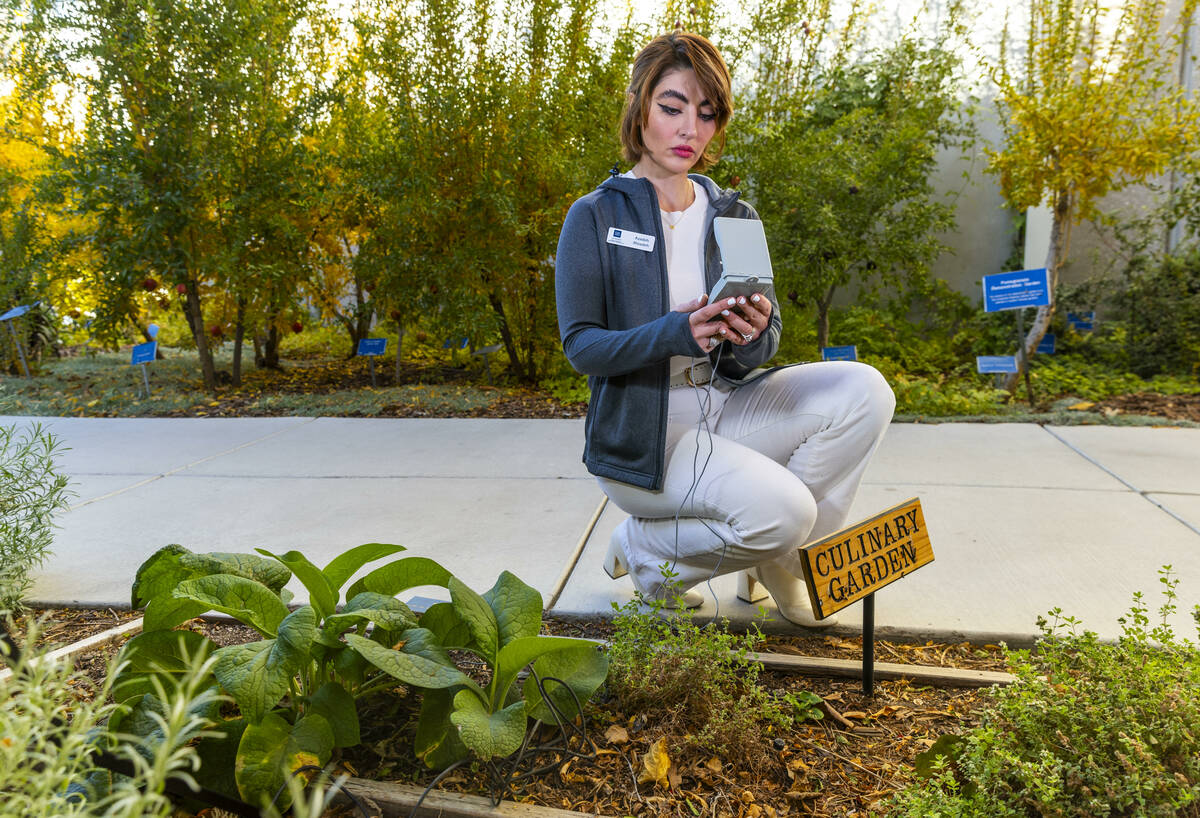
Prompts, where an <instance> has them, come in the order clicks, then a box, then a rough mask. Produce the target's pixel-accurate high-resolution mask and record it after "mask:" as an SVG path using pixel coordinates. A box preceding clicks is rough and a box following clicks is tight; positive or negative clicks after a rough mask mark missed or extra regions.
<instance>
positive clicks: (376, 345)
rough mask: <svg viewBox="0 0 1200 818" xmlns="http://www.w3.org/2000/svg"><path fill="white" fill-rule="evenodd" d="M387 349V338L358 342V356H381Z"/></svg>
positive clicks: (360, 340) (362, 339) (366, 339)
mask: <svg viewBox="0 0 1200 818" xmlns="http://www.w3.org/2000/svg"><path fill="white" fill-rule="evenodd" d="M385 349H387V338H360V339H359V341H358V354H359V355H382V354H383V351H384V350H385Z"/></svg>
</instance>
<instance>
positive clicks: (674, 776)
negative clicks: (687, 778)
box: [667, 764, 683, 790]
mask: <svg viewBox="0 0 1200 818" xmlns="http://www.w3.org/2000/svg"><path fill="white" fill-rule="evenodd" d="M667 783H668V784H670V786H671V789H673V790H677V789H679V787H680V786H681V785H682V784H683V776H682V775H680V774H679V770H678V769H676V768H675V765H674V764H672V765H671V767H670V769H668V770H667Z"/></svg>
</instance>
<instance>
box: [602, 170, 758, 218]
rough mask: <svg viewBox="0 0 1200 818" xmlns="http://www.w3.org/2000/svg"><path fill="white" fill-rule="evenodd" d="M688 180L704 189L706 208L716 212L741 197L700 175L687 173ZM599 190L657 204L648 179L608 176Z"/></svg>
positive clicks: (656, 198) (656, 197)
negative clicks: (603, 189) (614, 191)
mask: <svg viewBox="0 0 1200 818" xmlns="http://www.w3.org/2000/svg"><path fill="white" fill-rule="evenodd" d="M688 178H689V179H691V180H692V181H693V182H695V183H696V184H698V185H700V186H701V187H703V188H704V192H705V193H707V194H708V206H709V207H711V208H713V209H714V210H717V211H724V210H725V209H726V208H728V207H729V206H730V205H732V204H733V203H734V202H736V201H737V200H738V197H739V196H740V195H741V194H740V193H738V192H737V191H736V190H722V189H721V188H719V187H717V183H716V182H714V181H713V180H712V179H709V178H708V177H707V176H705V175H704V174H702V173H689V174H688ZM598 187H599V188H611V189H613V190H617V191H620V192H621V193H624V194H625V195H626V196H630V197H632V198H638V197H640V196H649V197H650V199H651V201H652V202H654V203H655V204H657V202H658V195H657V194H656V193H655V192H654V185H653V184H651V182H650V180H648V179H634V178H630V177H628V176H609V177H608V178H607V179H605V180H604V181H603V182H601V183H600V184H599V186H598Z"/></svg>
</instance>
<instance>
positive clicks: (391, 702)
mask: <svg viewBox="0 0 1200 818" xmlns="http://www.w3.org/2000/svg"><path fill="white" fill-rule="evenodd" d="M33 613H34V615H37V616H40V617H42V618H43V638H42V642H43V644H49V643H53V644H55V645H58V644H61V643H63V642H67V641H78V640H79V639H83V638H85V637H87V636H90V635H93V634H94V633H96V632H99V631H101V630H105V629H107V628H109V627H113V626H114V625H116V624H119V623H120V622H122V621H127V620H128V619H130V618H133V617H135V616H138V615H139V613H138V612H131V611H114V610H111V609H106V610H86V609H83V610H76V609H53V610H49V611H37V612H33ZM192 627H194V628H196V629H198V630H201V631H202V632H203V633H205V634H206V635H208V636H209V637H210V638H212V639H213V640H214V641H216V642H217V643H218V644H221V645H226V644H238V643H241V642H247V641H254V640H256V639H258V638H259V636H258V635H257V634H256V633H255V632H254V631H253V630H251V629H249V628H246V627H244V626H242V625H239V624H237V623H230V622H228V621H226V620H217V621H202V620H195V621H193V623H192ZM547 629H548V630H549V631H550V632H554V633H559V634H562V635H570V636H586V637H590V638H606V637H607V636H608V635H609V634H610V633H611V627H610V625H609V624H608V623H607V622H604V621H597V622H574V621H572V622H559V621H553V620H548V621H547ZM123 641H124V640H122V642H123ZM119 646H120V645H119V643H117V644H110V645H107V646H105V647H103V648H100V649H97V650H93V651H91V652H89V653H87V654H84V655H82V656H80V657H79V658H78V659H77V660H76V666H77V667H78V668H80V669H81V670H83V671H85V672H86V673H87V674H88V675H89V676H91V677H92V678H93V679H94V680H96V681H99V680H100V679H102V678H103V675H104V673H105V672H106V668H107V667H108V663H109V662H110V661H111V659H112V658H113V657H114V656H115V654H116V653H117V651H118V650H119ZM761 649H762V650H764V651H770V652H776V653H790V654H794V655H804V656H823V657H833V658H841V659H851V660H858V661H861V657H862V640H861V639H860V638H843V637H838V636H822V635H818V634H803V635H797V636H778V635H772V636H769V637H767V640H766V643H765V644H764V645H763V646H762V647H761ZM876 657H877V659H878V660H879V661H887V662H894V663H901V664H922V665H934V666H939V667H956V668H969V669H975V670H1004V669H1006V668H1005V662H1004V657H1003V651H1002V649H1001V648H1000V647H999V646H996V645H972V644H968V643H959V644H949V643H932V642H929V643H923V644H910V643H902V642H891V641H880V640H876ZM760 679H761V681H762V682H763V684H765V685H766V686H767V687H768V688H769V689H774V690H780V691H793V692H800V691H810V692H812V693H816V694H817V695H819V696H820V697H821V699H822V702H823V704H822V708H823V709H824V711H825V714H826V716H825V718H824V719H822V720H820V721H810V722H804V723H802V724H800V725H798V726H797V727H795V728H794V729H792V730H790V731H788V732H787V733H785V734H780V735H777V736H774V737H773V738H772V739H771V740H770V741H771V743H770V745H769V746H765V747H764V748H763V752H762V753H761V754H759V756H758V758H759V761H758V762H757V763H756V764H755V766H754V768H753V769H746V768H744V767H743V766H739V765H738V764H737V763H735V762H734V761H731V760H726V759H722V758H718V757H715V756H712V755H711V754H697V753H695V752H691V753H688V752H684V751H682V750H681V749H680V747H679V741H678V739H679V737H677V736H671V735H670V734H669V733H664V731H663V730H662V729H659V725H655V724H652V723H647V721H646V719H645V718H644V717H642V716H641V715H640V714H638V713H626V712H621V711H620V709H619V707H618V706H617V704H616V702H615V701H614V700H611V699H605V698H604V696H603V695H600V697H599V698H598V700H596V701H595V703H594V705H592V706H590V707H589V712H590V716H589V721H588V723H587V724H586V725H585V731H586V734H587V735H588V737H589V738H590V740H591V741H592V742H594V744H595V747H596V753H595V756H594V757H592V758H577V759H574V760H572V761H571V762H570V763H569V764H567V765H565V766H564V767H562V768H560V769H559V770H558V771H557V772H555V773H552V774H547V775H543V776H539V777H535V778H533V779H531V780H529V781H527V782H525V783H524V784H523V785H522V786H521V787H520V788H519V789H518V790H517V791H516V792H515V793H514V794H512V795H510V797H514V798H516V799H519V800H522V801H527V802H529V803H535V804H540V805H544V806H551V807H558V808H562V809H571V810H576V811H579V812H585V813H589V814H594V815H607V816H624V815H636V816H667V817H668V818H675V817H676V816H677V817H678V818H694V816H696V815H712V816H715V817H717V816H728V818H772V816H856V815H867V814H870V813H872V812H875V811H877V810H878V809H879V808H880V807H881V806H882V805H883V804H884V803H885V802H886V801H887V799H888V798H889V797H890V796H891V795H892V794H893V793H894V792H895V791H896V790H898V789H900V788H902V787H903V786H905V785H906V783H908V782H909V781H910V780H911V779H912V775H913V773H912V766H913V763H914V760H915V758H916V756H917V754H919V753H920V752H922V751H924V750H926V749H928V748H929V747H930V746H931V745H932V744H933V742H934V741H936V740H937V738H938V737H940V736H941V735H944V734H946V733H959V732H962V731H964V730H967V729H969V728H970V727H972V726H973V725H975V724H976V723H977V720H978V713H979V710H980V708H981V707H982V706H983V704H984V703H985V702H986V700H987V695H988V694H987V692H986V691H983V690H978V689H956V688H939V687H930V686H926V685H921V684H914V683H912V682H910V681H904V680H901V681H877V682H876V685H875V694H874V696H873V697H871V698H868V697H867V696H865V695H864V694H863V690H862V685H861V683H860V682H859V681H858V680H853V679H844V678H843V679H834V678H823V677H815V676H798V675H795V674H788V673H781V672H764V673H762V674H761V677H760ZM396 693H400V694H401V695H399V696H397V695H396ZM405 693H406V691H405V690H404V689H403V688H402V687H399V686H398V688H397V690H396V691H392V692H391V693H390V694H389V695H387V696H384V697H380V698H378V699H375V700H373V701H369V702H364V703H363V725H364V736H363V743H362V744H361V745H359V746H358V747H356V748H352V749H351V750H350V751H348V752H347V753H346V754H345V755H344V756H343V757H342V758H341V759H340V763H341V765H342V767H343V769H344V770H345V771H346V772H349V773H351V774H352V775H356V776H361V777H365V778H374V779H377V780H384V781H400V782H402V783H406V784H415V785H419V786H425V785H427V784H428V783H429V782H430V781H432V779H433V776H434V773H433V772H431V771H429V770H426V769H424V768H423V767H422V766H421V765H420V764H419V763H418V762H417V760H416V759H415V758H413V756H412V750H411V736H412V726H413V723H414V721H415V717H416V704H417V702H416V699H417V697H414V696H408V695H403V694H405ZM614 728H620V729H614ZM660 739H662V740H663V743H662V744H660V745H659V746H660V747H662V748H664V749H665V751H666V753H667V754H668V756H669V757H670V760H671V767H670V770H669V771H668V774H667V779H666V782H665V783H655V782H653V781H645V782H642V783H639V782H638V775H639V773H640V772H641V771H642V769H643V757H644V756H645V755H646V754H647V753H648V752H650V749H651V746H652V745H653V744H654V743H655V742H656V741H658V740H660ZM438 786H439V787H440V788H441V789H443V790H447V791H454V792H464V793H475V794H485V793H487V792H488V777H487V774H486V773H485V771H484V770H483V769H482V767H481V766H480V765H474V766H471V767H464V768H462V769H460V770H458V771H456V772H455V773H453V774H452V775H450V776H449V777H448V778H446V779H444V780H443V781H442V782H440V783H439V785H438Z"/></svg>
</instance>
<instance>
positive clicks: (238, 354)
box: [233, 298, 246, 387]
mask: <svg viewBox="0 0 1200 818" xmlns="http://www.w3.org/2000/svg"><path fill="white" fill-rule="evenodd" d="M245 337H246V299H245V298H239V299H238V301H237V325H236V326H235V327H234V330H233V385H234V386H235V387H240V386H241V385H242V340H243V339H244V338H245Z"/></svg>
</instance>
